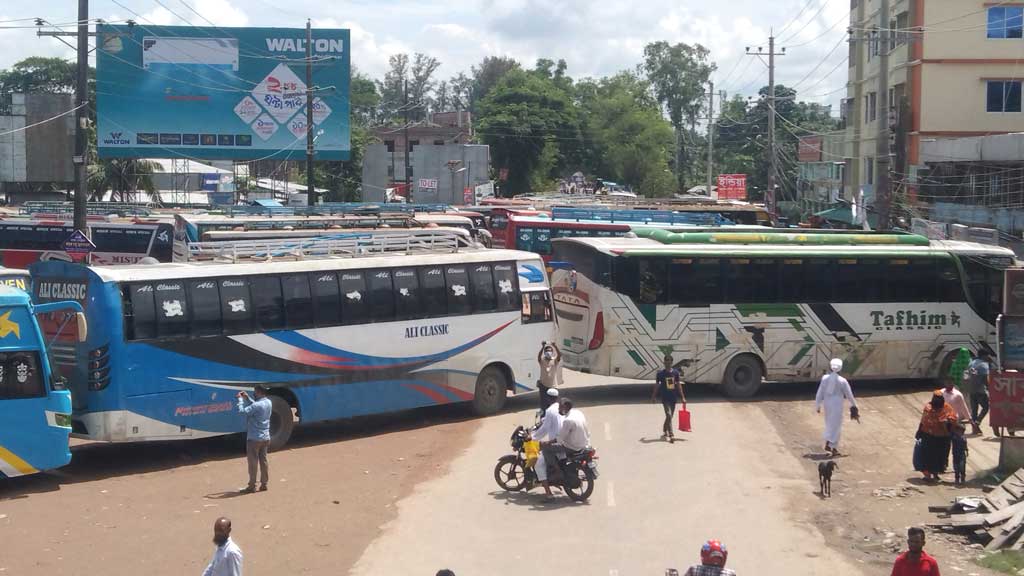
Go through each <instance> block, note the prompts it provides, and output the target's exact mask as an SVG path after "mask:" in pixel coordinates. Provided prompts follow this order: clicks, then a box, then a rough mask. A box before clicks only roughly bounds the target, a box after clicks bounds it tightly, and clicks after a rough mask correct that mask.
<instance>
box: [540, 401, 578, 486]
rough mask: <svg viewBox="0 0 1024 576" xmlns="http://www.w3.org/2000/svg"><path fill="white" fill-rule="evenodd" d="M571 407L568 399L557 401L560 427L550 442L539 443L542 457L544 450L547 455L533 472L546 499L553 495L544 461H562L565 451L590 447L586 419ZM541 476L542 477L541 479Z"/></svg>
mask: <svg viewBox="0 0 1024 576" xmlns="http://www.w3.org/2000/svg"><path fill="white" fill-rule="evenodd" d="M572 406H573V405H572V400H569V399H568V398H562V399H561V400H560V401H559V403H558V413H559V415H560V416H561V419H562V421H561V426H560V427H559V430H558V433H557V434H556V436H555V438H554V440H553V441H552V442H547V443H541V446H542V448H541V455H542V456H544V449H545V448H546V449H547V450H548V454H547V456H546V457H545V463H544V465H543V466H542V465H541V462H540V461H539V460H538V462H537V465H536V466H535V468H534V471H535V472H536V473H537V479H538V480H540V481H541V485H542V486H544V493H545V497H546V498H548V499H550V498H553V497H554V495H553V494H552V493H551V486H550V485H549V484H548V480H547V473H548V471H547V462H546V459H547V458H555V459H556V460H563V459H564V458H565V454H566V452H567V451H569V452H580V451H583V450H586V449H587V448H589V447H590V430H588V429H587V419H586V418H585V417H584V416H583V412H580V411H579V410H576V409H574V408H573V407H572ZM542 471H543V472H542ZM541 474H543V475H544V476H543V477H541Z"/></svg>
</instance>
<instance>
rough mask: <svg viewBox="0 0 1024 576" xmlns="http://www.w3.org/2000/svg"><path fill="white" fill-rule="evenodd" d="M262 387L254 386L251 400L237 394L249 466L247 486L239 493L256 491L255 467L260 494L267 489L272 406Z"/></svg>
mask: <svg viewBox="0 0 1024 576" xmlns="http://www.w3.org/2000/svg"><path fill="white" fill-rule="evenodd" d="M267 392H269V391H268V390H267V389H266V388H265V387H264V386H256V389H255V390H254V391H253V393H254V394H255V395H256V399H255V400H253V399H252V398H250V397H249V395H248V394H246V393H245V392H244V391H242V392H239V393H238V411H239V412H241V413H242V414H245V458H246V461H247V462H248V464H249V484H248V485H247V486H246V487H245V488H243V489H242V490H240V492H243V493H246V494H251V493H253V492H255V491H256V465H257V463H258V464H259V468H260V492H263V491H265V490H266V489H267V482H268V481H269V479H270V471H269V466H268V463H267V449H268V448H270V413H271V412H272V411H273V405H272V404H271V403H270V398H268V397H267Z"/></svg>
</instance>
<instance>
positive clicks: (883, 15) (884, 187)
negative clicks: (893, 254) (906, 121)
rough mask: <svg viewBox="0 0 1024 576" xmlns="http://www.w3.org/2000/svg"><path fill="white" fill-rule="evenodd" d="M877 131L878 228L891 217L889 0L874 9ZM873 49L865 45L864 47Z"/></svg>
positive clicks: (883, 228)
mask: <svg viewBox="0 0 1024 576" xmlns="http://www.w3.org/2000/svg"><path fill="white" fill-rule="evenodd" d="M878 32H879V36H878V38H876V39H875V41H876V42H878V44H877V47H878V95H877V96H876V97H875V98H876V101H878V102H879V104H878V109H879V110H878V112H879V113H878V119H877V121H878V133H877V134H876V135H875V166H876V167H877V170H875V172H876V175H875V207H876V209H877V210H878V228H879V229H881V230H888V229H889V228H890V223H891V222H890V221H891V220H892V214H891V211H892V189H891V187H890V181H889V169H890V167H891V159H890V156H889V155H890V154H891V153H892V151H891V150H890V148H891V143H890V142H889V34H891V33H892V32H891V30H889V0H881V6H880V7H879V9H878ZM871 49H873V47H872V46H868V50H871Z"/></svg>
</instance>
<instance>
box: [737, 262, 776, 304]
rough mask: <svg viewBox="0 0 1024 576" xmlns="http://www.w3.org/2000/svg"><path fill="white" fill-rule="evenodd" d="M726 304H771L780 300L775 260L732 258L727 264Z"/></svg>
mask: <svg viewBox="0 0 1024 576" xmlns="http://www.w3.org/2000/svg"><path fill="white" fill-rule="evenodd" d="M725 277H726V302H729V303H737V304H744V303H769V302H775V301H776V300H777V299H778V294H777V288H778V267H777V266H776V265H775V260H770V259H764V258H730V259H728V260H726V262H725Z"/></svg>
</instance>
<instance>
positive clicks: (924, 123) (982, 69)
mask: <svg viewBox="0 0 1024 576" xmlns="http://www.w3.org/2000/svg"><path fill="white" fill-rule="evenodd" d="M981 32H984V30H982V31H981ZM1019 50H1020V51H1021V52H1020V53H1021V54H1024V44H1020V45H1019ZM1015 68H1016V70H1015ZM1014 77H1016V78H1018V79H1019V78H1021V77H1024V66H1014V65H1013V64H981V63H972V64H941V65H925V66H924V68H923V70H922V72H921V86H922V91H923V94H925V95H927V97H926V98H923V99H922V101H921V132H1019V131H1024V113H1021V112H986V110H985V102H986V96H987V92H986V91H987V84H986V82H985V79H1010V78H1014Z"/></svg>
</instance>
